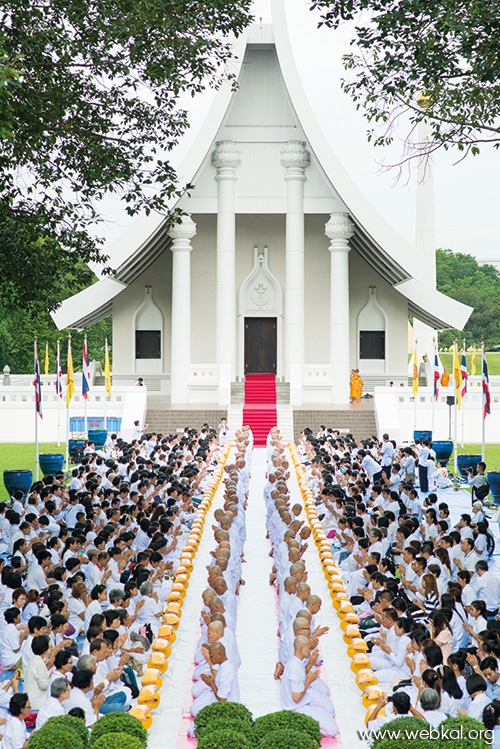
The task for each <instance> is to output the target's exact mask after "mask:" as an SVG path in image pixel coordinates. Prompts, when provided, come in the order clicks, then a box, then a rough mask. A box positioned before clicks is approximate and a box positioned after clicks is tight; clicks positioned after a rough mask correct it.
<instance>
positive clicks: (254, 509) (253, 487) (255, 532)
mask: <svg viewBox="0 0 500 749" xmlns="http://www.w3.org/2000/svg"><path fill="white" fill-rule="evenodd" d="M265 472H266V449H265V448H263V447H258V448H255V449H254V451H253V457H252V470H251V480H250V491H249V499H248V509H247V540H246V544H245V559H246V561H247V563H246V564H244V565H243V573H242V574H243V579H244V580H245V583H246V584H245V585H244V586H242V587H241V588H240V597H239V598H240V600H239V605H238V627H237V632H236V636H237V641H238V647H239V650H240V655H241V667H240V670H239V681H240V691H241V701H242V703H243V704H244V705H246V706H247V707H248V709H249V710H251V711H252V713H253V715H254V717H256V718H257V717H259V716H260V715H265V714H266V713H271V712H274V711H276V710H279V709H280V697H279V682H277V681H275V679H274V676H273V674H274V668H275V666H276V661H277V659H278V638H277V630H278V621H277V616H276V597H275V592H274V587H272V586H271V585H269V573H270V571H271V567H272V559H271V558H270V557H269V556H268V555H269V551H270V549H271V545H270V543H269V541H267V540H266V522H265V521H266V513H265V505H264V499H263V491H264V486H265V483H266V479H265Z"/></svg>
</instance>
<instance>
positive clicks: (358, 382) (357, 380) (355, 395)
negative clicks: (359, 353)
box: [351, 369, 364, 403]
mask: <svg viewBox="0 0 500 749" xmlns="http://www.w3.org/2000/svg"><path fill="white" fill-rule="evenodd" d="M363 385H364V382H363V380H362V379H361V377H360V376H359V369H354V370H353V372H352V375H351V401H352V403H359V401H360V400H361V396H362V395H363Z"/></svg>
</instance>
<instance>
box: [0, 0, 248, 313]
mask: <svg viewBox="0 0 500 749" xmlns="http://www.w3.org/2000/svg"><path fill="white" fill-rule="evenodd" d="M250 7H251V0H234V1H233V0H210V2H204V1H203V0H136V1H135V2H131V0H41V1H40V0H4V2H2V4H1V8H0V269H1V273H0V300H1V303H2V304H3V305H4V307H5V305H8V306H9V307H10V306H12V305H19V306H20V307H21V308H26V309H27V308H30V309H37V310H44V309H47V308H54V307H55V306H57V304H58V303H59V301H60V299H61V295H60V293H59V292H60V290H61V283H62V282H63V279H64V278H65V277H66V275H67V274H68V273H71V274H73V275H75V276H78V280H79V281H80V282H81V283H82V285H88V283H89V282H90V272H89V270H88V268H87V267H86V265H87V264H88V263H89V262H92V261H93V262H105V260H106V257H105V255H104V254H103V252H102V243H101V242H100V241H99V239H98V238H96V236H95V235H96V231H95V227H93V226H92V225H95V224H98V223H99V221H100V220H101V216H100V212H99V201H100V200H101V199H102V198H103V197H105V196H106V195H109V194H110V193H112V194H114V195H117V196H118V197H119V198H121V199H122V200H123V204H124V207H125V209H126V210H127V211H128V212H129V213H130V214H134V213H137V212H138V211H141V210H145V211H146V212H149V211H152V210H155V211H159V212H161V213H163V214H165V213H166V212H167V207H168V204H169V200H170V199H171V198H174V197H175V196H177V195H179V194H180V191H182V190H183V188H184V187H185V185H180V184H179V183H178V181H177V175H176V173H175V170H174V168H173V166H172V164H171V161H170V157H169V154H170V152H171V151H172V149H173V148H174V146H175V145H176V144H177V142H178V140H179V138H180V136H181V135H182V134H183V133H184V132H185V130H186V129H187V128H188V127H189V120H188V114H187V112H186V111H185V109H184V107H183V106H181V104H180V97H181V96H182V95H185V94H188V95H192V96H194V95H195V94H196V93H198V92H199V91H202V90H203V89H204V88H206V87H207V86H216V87H217V86H219V85H220V83H221V81H222V80H225V79H228V78H229V79H230V78H231V77H232V73H231V69H230V58H231V54H232V37H233V36H234V35H236V36H237V35H238V34H239V33H241V31H242V30H243V29H244V28H245V27H246V26H247V25H248V24H249V23H250V22H251V20H252V16H251V13H250ZM91 229H92V230H91Z"/></svg>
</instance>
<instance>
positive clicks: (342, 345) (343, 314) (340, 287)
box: [325, 213, 354, 403]
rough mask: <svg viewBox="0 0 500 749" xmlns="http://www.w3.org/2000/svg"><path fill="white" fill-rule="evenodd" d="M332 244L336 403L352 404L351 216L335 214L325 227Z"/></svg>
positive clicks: (332, 353) (332, 352) (332, 348)
mask: <svg viewBox="0 0 500 749" xmlns="http://www.w3.org/2000/svg"><path fill="white" fill-rule="evenodd" d="M325 234H326V236H327V237H328V238H329V240H330V247H329V248H328V249H329V250H330V369H331V377H332V394H331V397H332V403H349V396H350V391H349V374H350V356H349V250H350V249H351V248H350V247H349V239H350V238H351V237H352V235H353V234H354V224H353V223H352V221H351V219H350V218H349V215H348V214H347V213H332V215H331V216H330V220H329V222H328V223H327V224H326V226H325Z"/></svg>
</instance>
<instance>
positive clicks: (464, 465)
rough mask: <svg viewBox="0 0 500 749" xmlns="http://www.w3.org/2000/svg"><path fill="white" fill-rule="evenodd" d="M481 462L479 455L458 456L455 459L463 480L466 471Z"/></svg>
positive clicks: (465, 476)
mask: <svg viewBox="0 0 500 749" xmlns="http://www.w3.org/2000/svg"><path fill="white" fill-rule="evenodd" d="M481 460H482V458H481V455H459V456H458V457H457V467H458V470H459V471H460V475H461V477H462V478H463V479H466V478H467V471H470V470H471V469H472V468H475V467H476V466H477V464H478V463H480V462H481Z"/></svg>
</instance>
